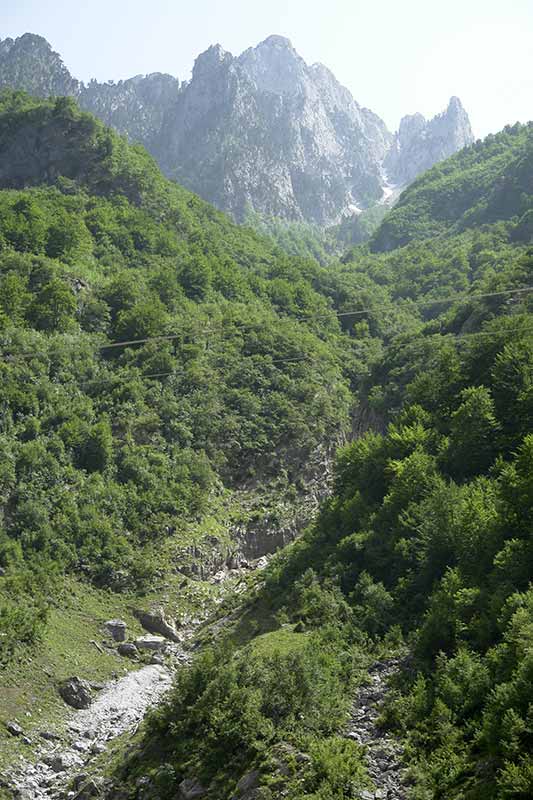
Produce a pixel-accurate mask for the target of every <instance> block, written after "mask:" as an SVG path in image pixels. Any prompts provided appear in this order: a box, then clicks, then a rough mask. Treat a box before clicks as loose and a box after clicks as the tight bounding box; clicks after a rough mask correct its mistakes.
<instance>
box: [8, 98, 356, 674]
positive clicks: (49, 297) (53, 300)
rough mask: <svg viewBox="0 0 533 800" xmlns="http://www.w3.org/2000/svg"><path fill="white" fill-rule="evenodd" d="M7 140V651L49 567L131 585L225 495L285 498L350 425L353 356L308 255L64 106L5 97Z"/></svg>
mask: <svg viewBox="0 0 533 800" xmlns="http://www.w3.org/2000/svg"><path fill="white" fill-rule="evenodd" d="M0 142H1V147H0V181H1V184H2V186H3V187H4V188H3V190H2V192H1V193H0V259H1V282H2V286H1V295H0V321H1V322H0V324H1V342H2V353H3V359H2V367H1V369H2V381H1V384H2V388H1V390H0V391H1V394H2V450H1V458H2V468H1V475H2V478H1V481H2V507H3V522H2V528H1V533H0V537H1V547H0V566H1V567H2V572H3V577H2V584H1V597H2V606H1V611H0V615H1V619H2V629H3V632H4V635H3V637H2V639H1V640H0V652H1V655H2V659H3V660H5V659H6V658H9V655H10V653H12V651H13V648H14V647H15V646H16V645H17V644H19V645H20V644H21V643H23V642H31V641H32V640H33V639H34V638H35V636H36V635H37V634H38V633H39V631H40V629H41V625H42V622H43V620H44V617H45V611H46V605H47V599H46V598H47V597H48V596H49V581H50V580H51V579H53V578H54V576H56V575H58V571H59V572H61V571H62V570H65V569H67V570H75V571H77V572H81V573H82V574H83V575H86V576H87V577H89V578H90V579H91V580H93V581H95V582H96V583H97V584H98V585H106V586H111V587H114V588H120V587H121V586H123V585H135V586H138V584H139V582H142V581H143V580H148V579H149V578H150V569H151V568H152V567H153V564H152V566H151V564H150V560H149V559H147V555H146V549H145V545H146V546H148V545H149V546H150V547H151V548H152V549H153V546H154V543H157V541H160V540H161V538H164V536H165V531H173V530H174V528H175V524H176V518H181V517H186V518H198V517H201V515H202V514H203V513H205V512H206V510H207V508H208V505H209V498H212V497H213V496H214V495H217V494H220V492H221V491H222V489H223V487H228V488H230V487H235V486H238V485H242V484H244V483H245V482H246V481H250V480H254V481H256V482H263V483H268V482H269V481H271V480H276V481H278V484H279V485H280V486H281V489H280V491H284V488H285V489H287V488H288V483H287V470H289V469H292V470H294V471H295V474H298V473H299V472H300V471H301V470H303V469H305V468H306V467H309V464H310V462H311V461H312V458H313V454H315V453H316V452H317V451H318V450H320V448H326V447H329V446H331V443H332V442H334V441H336V440H339V439H340V438H342V436H343V434H344V432H345V431H347V429H348V424H349V413H350V405H351V400H350V395H349V391H348V388H349V381H350V379H351V378H350V376H351V375H353V374H355V372H356V371H357V369H358V367H357V362H356V359H355V357H353V358H352V361H351V363H346V360H345V356H346V351H345V349H344V347H343V348H342V349H341V344H340V329H339V325H338V322H337V320H336V318H335V316H334V314H333V313H332V312H331V311H330V310H329V307H330V304H329V303H328V302H327V300H326V299H325V298H324V296H323V295H322V294H320V293H318V292H317V290H316V289H315V287H314V283H320V281H321V274H322V272H321V269H320V268H319V267H318V265H317V264H316V263H314V262H304V261H298V260H297V259H296V260H294V259H293V260H291V259H290V258H288V257H285V256H284V255H282V254H281V253H280V252H278V251H277V250H276V249H275V247H274V246H273V245H272V244H271V243H269V242H268V241H267V240H263V239H261V238H259V237H258V236H256V235H255V234H254V233H252V232H251V231H248V230H246V229H240V228H237V227H236V226H235V225H233V224H232V223H230V221H229V220H228V219H227V218H226V217H225V216H224V215H222V214H220V213H219V212H217V211H215V210H214V209H213V208H211V207H210V206H208V205H207V204H205V203H204V202H202V201H201V200H199V199H198V198H197V197H195V196H193V195H191V194H189V193H188V192H186V191H185V190H183V189H181V188H179V187H178V186H176V185H174V184H171V183H170V182H168V181H166V180H165V179H164V178H163V177H162V176H161V174H160V173H159V171H158V169H157V167H156V166H155V164H154V163H153V161H152V160H151V159H150V158H149V157H148V156H147V155H146V153H145V152H144V151H143V150H142V149H138V148H134V147H131V146H129V145H127V144H126V142H125V141H124V140H123V139H121V138H120V137H119V136H118V135H117V134H114V133H112V132H111V131H109V130H107V129H105V128H104V126H103V125H102V124H101V123H99V122H97V121H96V120H95V119H94V118H93V117H91V116H89V115H87V114H82V113H81V112H80V111H79V110H78V109H77V107H76V106H75V104H74V102H73V101H71V100H57V101H54V102H50V103H44V102H39V103H37V102H35V101H32V100H30V99H29V98H28V97H26V96H24V95H22V94H16V93H7V94H4V96H3V98H2V106H1V113H0ZM30 153H31V154H32V157H31V158H30V157H29V156H30ZM30 187H31V188H30ZM314 316H316V317H317V318H319V319H320V323H318V322H314V321H313V317H314ZM306 318H309V319H310V322H309V323H308V324H307V323H306V322H305V319H306ZM302 319H303V320H304V321H302ZM117 342H118V343H120V342H122V343H124V342H125V343H126V344H117ZM128 342H133V344H131V345H129V346H128V344H127V343H128ZM341 352H342V353H343V357H342V358H341ZM315 362H316V363H319V364H320V370H314V369H313V370H310V369H309V364H310V363H315ZM37 556H38V557H37Z"/></svg>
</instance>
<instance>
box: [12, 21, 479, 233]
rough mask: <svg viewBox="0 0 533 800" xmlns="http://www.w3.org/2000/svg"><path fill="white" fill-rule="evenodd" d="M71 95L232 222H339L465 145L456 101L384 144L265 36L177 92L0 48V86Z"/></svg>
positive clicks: (153, 81)
mask: <svg viewBox="0 0 533 800" xmlns="http://www.w3.org/2000/svg"><path fill="white" fill-rule="evenodd" d="M5 86H8V87H14V88H20V89H25V90H26V91H29V92H30V93H32V94H35V95H38V96H50V95H72V96H74V97H76V99H77V100H78V102H79V103H80V105H81V106H82V108H84V109H85V110H87V111H90V112H92V113H94V114H95V115H96V116H97V117H99V118H100V119H102V120H103V121H104V122H105V123H106V124H108V125H111V126H113V127H114V128H116V129H117V130H118V131H120V132H121V133H123V134H125V135H127V136H128V137H129V138H130V139H131V140H132V141H135V142H140V143H141V144H143V145H144V146H145V147H146V148H147V149H148V150H149V151H150V152H151V153H152V155H153V156H154V157H155V158H156V159H157V160H158V162H159V164H160V165H161V167H162V169H163V171H164V172H165V173H166V174H167V175H168V176H170V177H171V178H174V179H176V180H177V181H178V182H179V183H181V184H183V185H184V186H186V187H187V188H188V189H191V190H192V191H194V192H196V193H197V194H199V195H200V196H201V197H203V198H204V199H206V200H208V201H210V202H211V203H213V204H214V205H216V206H218V207H219V208H221V209H222V210H224V211H227V212H229V213H230V214H232V215H233V217H234V218H235V219H236V220H238V221H243V220H245V219H246V217H247V214H248V213H249V212H256V213H258V214H259V215H261V216H264V217H280V218H283V219H285V220H295V221H302V220H305V221H308V222H312V223H316V224H319V225H323V226H326V225H331V224H336V223H338V222H340V221H341V220H342V219H343V218H345V217H346V216H351V215H357V214H359V213H360V212H361V211H362V210H364V209H367V208H369V207H372V206H374V205H376V204H377V203H384V202H390V200H391V198H392V199H394V198H395V197H396V196H397V194H398V191H399V188H400V187H401V186H405V185H406V184H407V183H409V182H411V181H412V180H413V179H414V178H415V177H416V176H417V175H418V174H420V172H422V171H424V170H426V169H428V168H429V167H431V166H432V165H433V164H434V163H436V161H439V160H440V159H442V158H445V157H447V156H448V155H451V154H452V153H454V152H455V151H456V150H458V149H460V148H461V147H464V146H465V145H466V144H469V143H470V142H471V141H472V140H473V137H472V132H471V129H470V123H469V121H468V116H467V115H466V112H465V111H464V109H463V107H462V106H461V103H460V101H459V100H458V99H457V98H452V100H451V101H450V104H449V106H448V109H447V110H446V111H445V112H444V113H443V114H441V115H439V116H437V117H435V119H433V120H431V121H429V122H427V121H426V120H425V119H424V117H422V116H421V115H419V114H415V115H414V116H411V117H405V118H404V119H403V120H402V123H401V126H400V130H399V131H398V133H397V134H396V135H395V136H393V135H392V134H391V133H390V132H389V131H388V130H387V127H386V125H385V123H384V122H383V121H382V120H381V119H380V118H379V117H378V116H377V115H376V114H374V113H373V112H372V111H370V110H369V109H367V108H363V107H362V106H360V105H359V104H358V103H357V102H356V101H355V100H354V98H353V97H352V95H351V94H350V92H349V91H348V90H347V89H346V88H344V87H343V86H341V84H339V82H338V81H337V80H336V78H335V76H334V75H333V74H332V73H331V72H330V71H329V70H328V69H327V68H326V67H325V66H323V65H322V64H314V65H312V66H310V65H308V64H307V63H306V62H305V61H304V59H303V58H301V56H299V55H298V53H297V52H296V50H295V49H294V47H293V46H292V44H291V42H290V41H289V40H288V39H285V38H283V37H281V36H270V37H268V38H267V39H266V40H265V41H264V42H261V44H259V45H258V46H257V47H254V48H250V49H249V50H246V51H245V52H244V53H242V55H240V56H238V57H235V56H233V55H232V54H231V53H228V52H226V51H225V50H223V48H222V47H221V46H220V45H215V46H213V47H210V48H209V49H208V50H207V51H206V52H205V53H203V54H202V55H200V56H199V57H198V59H197V60H196V63H195V65H194V69H193V73H192V78H191V80H190V81H188V82H184V83H180V81H179V80H178V79H176V78H173V77H172V76H170V75H164V74H161V73H153V74H151V75H147V76H142V75H139V76H136V77H134V78H131V79H129V80H125V81H119V82H118V83H114V82H112V81H110V82H108V83H98V82H96V81H91V82H90V83H89V84H88V85H84V84H82V83H80V82H79V81H77V80H75V79H74V78H73V77H72V76H71V75H70V73H69V72H68V70H67V68H66V67H65V66H64V64H63V62H62V61H61V58H60V56H59V55H58V54H57V53H55V52H54V51H53V50H52V48H51V47H50V45H49V44H48V42H46V40H45V39H43V38H42V37H39V36H35V35H33V34H25V35H24V36H21V37H20V38H19V39H16V40H15V41H14V40H12V39H6V40H4V41H0V88H2V87H5Z"/></svg>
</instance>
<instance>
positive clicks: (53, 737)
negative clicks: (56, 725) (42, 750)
mask: <svg viewBox="0 0 533 800" xmlns="http://www.w3.org/2000/svg"><path fill="white" fill-rule="evenodd" d="M39 736H40V737H41V739H45V740H46V741H47V742H58V741H59V739H60V738H61V737H60V736H58V735H57V733H54V732H53V731H40V732H39Z"/></svg>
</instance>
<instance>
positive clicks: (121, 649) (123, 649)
mask: <svg viewBox="0 0 533 800" xmlns="http://www.w3.org/2000/svg"><path fill="white" fill-rule="evenodd" d="M117 651H118V654H119V655H121V656H124V658H137V656H138V655H139V651H138V649H137V647H136V646H135V645H134V644H133V642H121V644H119V646H118V648H117Z"/></svg>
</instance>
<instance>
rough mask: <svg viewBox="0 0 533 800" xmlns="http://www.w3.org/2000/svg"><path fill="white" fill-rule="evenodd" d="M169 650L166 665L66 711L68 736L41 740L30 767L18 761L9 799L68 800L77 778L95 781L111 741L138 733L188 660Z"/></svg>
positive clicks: (132, 676) (112, 686) (135, 674)
mask: <svg viewBox="0 0 533 800" xmlns="http://www.w3.org/2000/svg"><path fill="white" fill-rule="evenodd" d="M169 649H170V653H171V658H170V660H169V661H168V663H167V664H165V665H150V666H146V667H142V668H141V669H139V670H137V671H135V672H130V673H128V674H127V675H126V676H124V677H123V678H120V679H119V680H116V681H112V682H111V683H108V684H107V685H106V686H105V688H104V689H103V690H102V691H101V692H99V694H98V696H97V698H96V699H95V700H94V702H93V703H92V704H91V706H90V707H89V708H88V709H85V710H83V711H71V712H69V714H70V721H69V724H68V733H67V735H62V736H61V737H57V738H53V739H52V740H43V742H42V744H41V745H40V747H39V751H38V757H37V759H38V760H37V761H36V762H35V763H30V762H28V761H23V762H22V763H21V764H20V765H19V766H15V767H14V768H13V770H12V772H11V775H10V782H11V791H12V792H13V797H14V798H18V799H19V800H59V798H65V797H67V796H68V794H67V793H66V791H67V787H68V786H69V784H70V783H71V781H72V780H73V779H74V778H76V777H77V776H80V781H79V783H80V785H81V784H82V783H83V781H82V780H81V776H85V778H88V777H89V776H91V777H94V771H95V770H94V766H93V764H92V762H93V761H94V759H95V758H96V757H97V756H99V755H100V754H101V753H103V752H105V750H106V749H107V746H108V744H109V742H110V741H112V740H113V739H116V738H117V737H118V736H121V735H122V734H124V733H128V732H129V733H133V732H134V731H135V730H136V729H137V727H138V725H139V724H140V722H141V721H142V720H143V718H144V716H145V715H146V713H147V711H148V710H149V709H150V708H152V707H153V706H155V705H157V703H158V702H160V700H161V699H162V697H163V696H164V695H165V693H166V692H168V690H169V689H170V687H171V685H172V679H173V675H174V673H175V670H176V669H177V668H178V667H179V665H180V664H182V663H184V662H185V661H187V660H188V656H187V654H186V653H185V652H184V650H183V648H182V646H181V645H170V647H169ZM51 735H52V736H54V734H53V732H51ZM73 796H75V794H74V795H73Z"/></svg>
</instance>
